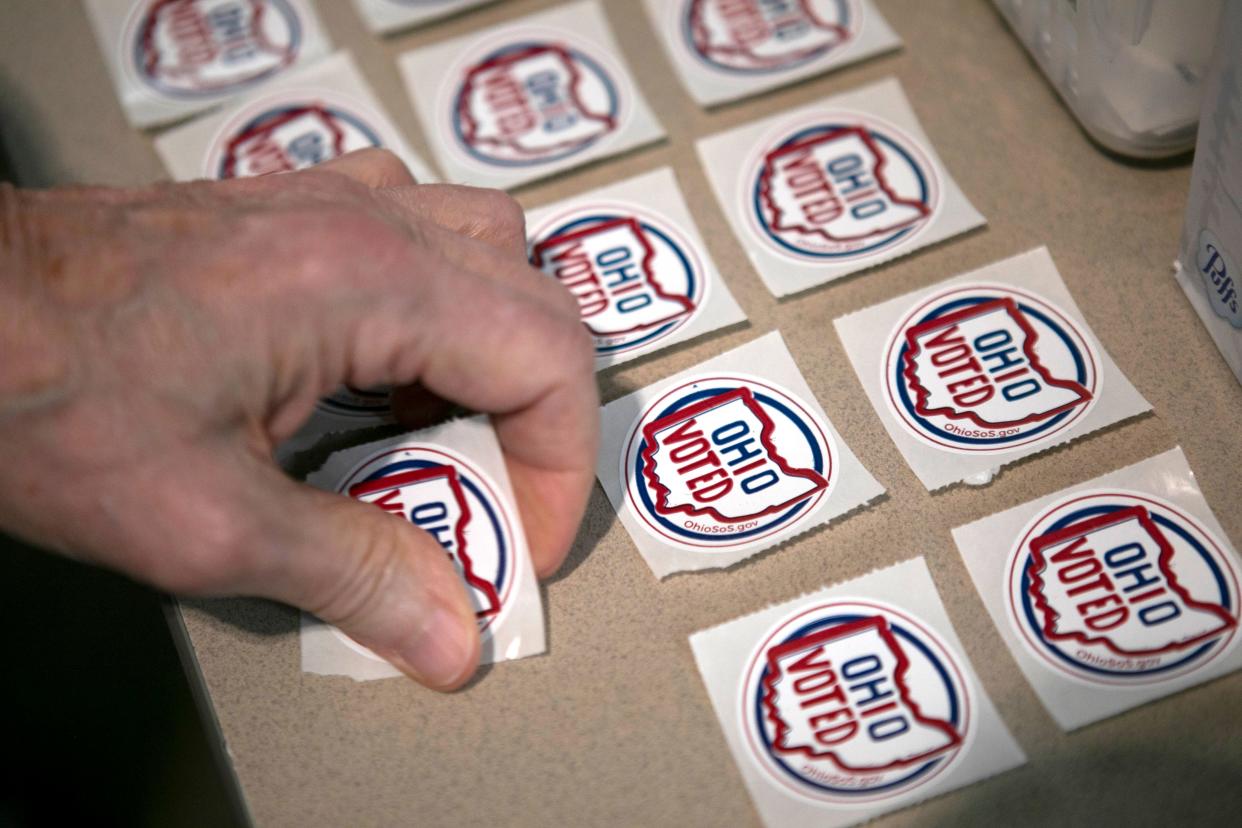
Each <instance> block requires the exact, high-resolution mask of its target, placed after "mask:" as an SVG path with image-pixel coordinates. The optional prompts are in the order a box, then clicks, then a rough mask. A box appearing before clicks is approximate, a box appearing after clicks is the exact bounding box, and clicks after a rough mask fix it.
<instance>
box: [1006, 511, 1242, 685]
mask: <svg viewBox="0 0 1242 828" xmlns="http://www.w3.org/2000/svg"><path fill="white" fill-rule="evenodd" d="M1006 577H1007V584H1006V595H1007V597H1008V602H1009V610H1010V621H1011V622H1012V623H1013V625H1014V628H1015V630H1016V631H1017V632H1018V635H1019V638H1021V639H1022V640H1023V642H1025V644H1026V646H1027V648H1028V649H1029V650H1030V651H1031V652H1032V653H1034V654H1035V655H1036V656H1037V657H1038V658H1039V659H1040V660H1041V661H1043V662H1044V663H1046V664H1048V665H1049V666H1050V667H1052V668H1053V669H1054V670H1056V671H1057V672H1059V673H1061V674H1064V675H1069V676H1071V677H1073V678H1075V679H1079V680H1081V681H1084V682H1087V683H1090V684H1105V685H1141V684H1150V683H1153V682H1159V681H1165V680H1168V679H1170V678H1173V677H1176V676H1180V675H1184V674H1186V673H1188V672H1190V671H1192V670H1197V669H1200V668H1202V667H1203V666H1204V665H1206V664H1209V663H1211V662H1212V661H1213V660H1215V659H1216V658H1217V657H1218V656H1220V655H1221V654H1222V653H1223V652H1225V651H1226V650H1227V649H1229V648H1230V647H1231V646H1232V644H1233V640H1234V633H1235V632H1236V630H1237V626H1238V617H1239V610H1238V571H1237V564H1236V563H1235V561H1234V560H1233V558H1232V556H1231V555H1229V554H1228V553H1227V552H1225V551H1224V549H1223V548H1222V546H1221V544H1220V543H1219V542H1218V541H1217V540H1216V538H1214V537H1213V536H1212V534H1211V533H1210V532H1209V531H1208V530H1207V529H1205V528H1204V527H1203V526H1202V525H1201V524H1199V523H1198V522H1197V521H1196V520H1194V519H1193V518H1191V517H1190V516H1189V515H1187V514H1186V513H1185V512H1183V511H1181V510H1180V509H1178V508H1177V507H1176V506H1174V505H1173V504H1171V503H1168V502H1167V501H1164V500H1161V499H1159V498H1155V497H1152V496H1150V495H1143V494H1138V493H1133V492H1112V491H1098V492H1090V493H1087V494H1083V495H1075V496H1072V497H1069V498H1067V499H1065V500H1063V501H1061V502H1059V503H1057V504H1055V505H1053V506H1051V507H1049V508H1048V509H1045V510H1044V512H1043V513H1042V514H1040V515H1039V516H1037V517H1036V518H1035V519H1034V520H1032V521H1031V523H1030V524H1028V526H1027V527H1026V529H1025V530H1024V531H1023V533H1022V536H1021V537H1020V538H1019V539H1018V541H1017V543H1016V544H1015V546H1014V548H1013V549H1012V550H1011V552H1010V555H1009V564H1008V567H1007V576H1006Z"/></svg>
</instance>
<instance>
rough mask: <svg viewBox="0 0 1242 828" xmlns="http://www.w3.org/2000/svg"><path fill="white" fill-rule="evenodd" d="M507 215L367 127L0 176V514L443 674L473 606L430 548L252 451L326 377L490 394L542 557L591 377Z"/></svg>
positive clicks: (580, 474) (588, 470)
mask: <svg viewBox="0 0 1242 828" xmlns="http://www.w3.org/2000/svg"><path fill="white" fill-rule="evenodd" d="M523 236H524V232H523V219H522V212H521V210H520V208H519V207H518V206H517V205H516V203H515V202H513V201H512V200H511V199H510V198H508V197H507V196H505V195H503V194H501V193H498V192H496V191H490V190H478V189H473V188H467V187H452V186H441V185H421V186H417V185H415V184H414V181H413V179H412V178H411V177H410V175H409V173H408V172H407V171H406V169H405V167H404V166H403V165H402V164H401V162H400V161H398V160H397V159H396V158H395V156H392V155H391V154H389V153H386V152H384V151H381V150H367V151H363V152H361V153H354V154H352V155H349V156H345V157H344V158H342V159H338V160H337V161H334V162H331V163H329V164H326V165H323V166H321V167H318V168H315V169H312V170H307V171H304V172H299V173H293V174H288V175H277V176H268V177H264V178H257V179H246V180H239V181H231V182H221V183H205V182H200V183H192V184H171V185H168V184H166V185H159V186H155V187H150V188H146V189H139V190H111V189H66V190H53V191H47V192H24V191H16V190H13V189H12V188H7V187H6V188H5V189H0V355H2V356H0V455H2V456H3V457H4V460H5V462H4V463H3V464H2V465H0V528H2V529H3V530H4V531H7V532H10V533H12V534H15V535H18V536H21V537H24V538H26V539H28V540H30V541H33V542H35V543H38V544H41V545H43V546H45V547H48V548H50V549H54V550H57V551H59V552H62V553H64V554H66V555H70V556H73V557H75V558H78V559H81V560H83V561H88V562H91V563H94V564H99V565H102V566H106V567H110V568H113V569H116V570H120V571H121V572H124V573H127V574H128V575H130V576H132V577H134V578H136V579H138V580H142V581H146V582H148V583H151V584H153V585H155V586H157V587H159V588H161V589H165V590H169V591H171V592H176V593H181V594H187V595H238V594H240V595H257V596H265V597H269V598H273V599H276V600H279V601H284V602H287V603H289V604H292V605H294V606H297V607H301V608H303V609H306V610H308V611H310V612H313V613H315V614H316V615H318V616H320V617H322V618H323V619H325V620H327V621H329V622H331V623H333V624H336V625H338V626H340V627H341V628H342V629H343V630H345V631H346V632H347V633H349V634H350V635H351V636H353V637H354V638H355V639H356V640H358V641H359V642H360V643H362V644H364V645H366V646H367V647H370V648H371V649H373V650H375V651H376V652H378V653H379V654H381V655H383V656H385V657H386V658H388V659H390V660H391V661H393V663H394V664H396V665H397V666H398V667H400V668H401V669H402V670H403V671H405V672H406V673H408V674H409V675H410V676H411V677H413V678H415V679H416V680H418V681H421V682H422V683H424V684H426V685H428V686H430V687H434V688H437V689H452V688H455V687H458V686H460V685H461V684H463V683H464V682H465V681H466V680H468V679H469V677H470V676H471V674H472V673H473V671H474V669H475V666H476V664H477V660H478V652H479V640H478V631H477V627H476V624H475V621H474V616H473V612H472V610H471V607H470V604H469V602H468V599H467V597H466V592H465V589H464V587H463V585H462V584H461V583H460V581H459V579H458V577H457V576H456V574H455V573H454V571H453V568H452V565H451V563H450V562H449V560H448V559H447V557H446V556H445V554H444V552H443V550H442V549H441V548H440V547H439V545H438V544H437V543H436V542H435V541H434V540H433V539H432V538H431V537H430V536H428V535H427V534H426V533H424V532H422V531H421V530H419V529H417V528H415V527H414V526H412V525H411V524H410V523H408V522H407V521H404V520H400V519H395V518H393V517H392V516H390V515H388V514H386V513H384V512H383V511H382V510H380V509H377V508H375V507H374V506H371V505H367V504H363V503H359V502H355V501H352V500H349V499H347V498H344V497H340V496H336V495H332V494H327V493H323V492H319V491H315V490H312V489H310V488H309V487H307V486H305V485H303V484H300V483H297V482H295V481H292V480H290V479H289V478H288V477H286V476H285V475H284V474H283V473H281V471H280V470H279V469H278V468H277V467H276V466H275V464H274V463H273V461H272V459H271V457H272V450H273V447H274V446H275V445H276V444H278V443H279V442H280V441H282V440H284V439H285V438H287V437H289V436H290V435H291V434H292V433H293V432H294V431H295V430H296V429H297V428H298V426H299V425H300V424H301V423H302V422H304V421H305V420H306V418H307V417H308V416H309V414H310V413H311V411H312V407H313V406H314V403H315V401H316V400H317V399H318V398H319V397H321V396H323V395H324V394H326V393H328V392H329V391H331V390H332V389H334V388H335V387H336V386H338V385H339V384H340V383H342V382H347V383H349V384H351V385H354V386H360V387H367V386H372V385H377V384H381V383H388V384H393V385H395V386H398V387H399V389H400V390H399V392H398V396H404V397H406V398H407V399H406V407H408V408H415V409H418V408H421V409H423V410H424V411H426V410H428V409H429V408H430V409H434V408H435V407H436V405H437V402H438V401H451V402H453V403H457V404H460V405H463V406H466V407H468V408H470V409H473V410H477V411H482V412H487V413H489V414H491V415H492V418H493V422H494V424H495V427H496V430H497V434H498V436H499V438H500V441H501V444H502V447H503V449H504V452H505V457H506V462H507V465H508V469H509V473H510V476H511V478H512V482H513V487H514V490H515V492H516V496H517V498H518V506H519V509H520V511H521V515H522V520H523V523H524V525H525V528H526V531H527V534H528V537H529V540H530V546H531V554H532V556H533V559H534V564H535V568H536V570H537V571H538V572H539V573H540V574H541V575H547V574H549V573H551V572H552V571H553V570H554V569H555V568H556V567H557V566H558V564H559V563H560V562H561V560H562V559H563V557H564V555H565V553H566V552H567V550H568V548H569V546H570V543H571V542H572V539H573V537H574V535H575V533H576V531H577V527H578V523H579V521H580V519H581V515H582V511H583V509H584V507H585V503H586V498H587V494H588V490H589V486H590V483H591V477H592V469H593V466H594V458H595V449H596V442H597V438H598V435H597V432H598V408H597V406H598V400H597V397H596V391H595V384H594V378H593V366H592V351H591V346H590V342H589V339H588V337H587V335H586V333H585V331H584V329H583V328H582V326H581V324H580V322H579V320H578V313H577V307H576V304H575V303H574V301H573V299H572V298H571V297H570V296H569V295H568V294H567V293H566V292H565V291H564V290H563V289H562V288H561V287H560V286H559V285H558V284H556V282H555V280H552V279H548V278H546V277H544V276H542V275H541V274H539V273H537V272H536V271H534V270H533V269H531V268H530V267H529V266H528V265H527V264H526V260H525V240H524V237H523Z"/></svg>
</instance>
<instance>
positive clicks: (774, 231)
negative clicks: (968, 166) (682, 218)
mask: <svg viewBox="0 0 1242 828" xmlns="http://www.w3.org/2000/svg"><path fill="white" fill-rule="evenodd" d="M698 152H699V158H700V160H701V161H702V162H703V167H704V170H705V171H706V173H707V179H708V181H710V182H711V185H712V190H713V191H714V192H715V194H716V198H717V200H718V201H719V202H720V205H721V207H722V208H723V209H724V213H725V215H726V216H727V217H728V219H729V223H730V224H731V225H732V227H733V232H734V233H735V234H736V235H737V236H738V238H739V239H740V240H741V241H742V246H743V247H744V248H745V249H746V252H747V254H748V255H749V256H750V260H751V263H752V264H753V265H754V266H755V270H756V271H758V273H759V277H760V278H761V279H763V283H764V284H765V285H767V287H768V290H770V291H771V292H772V293H773V294H775V295H776V296H787V295H789V294H791V293H797V292H799V291H802V290H806V289H807V288H811V287H815V286H816V285H822V284H824V283H825V282H831V281H833V280H834V279H839V278H841V277H842V276H847V275H849V274H851V273H856V272H858V271H860V270H866V269H867V268H870V267H874V266H875V265H878V264H881V263H883V262H886V261H889V260H890V259H895V258H897V257H899V256H904V255H907V254H909V253H912V252H914V251H915V250H917V249H919V248H922V247H926V246H928V245H931V244H936V243H937V242H941V241H944V240H945V239H948V238H951V237H953V236H956V235H959V234H961V233H965V232H966V231H967V230H971V229H974V228H976V227H980V226H982V225H983V223H984V219H983V216H981V215H980V214H979V212H978V211H977V210H975V208H974V207H973V206H972V205H971V203H970V202H969V201H968V200H967V199H966V196H965V195H963V194H962V191H961V190H959V189H958V186H957V184H956V182H954V181H953V179H952V178H951V177H950V176H949V173H948V171H947V170H946V169H945V167H944V164H943V163H941V161H940V159H939V158H938V157H937V156H936V153H935V150H934V149H933V148H932V144H931V141H930V140H929V139H928V137H927V136H926V135H925V134H924V133H923V129H922V127H920V126H919V122H918V119H917V118H915V116H914V110H913V109H911V108H910V103H909V101H908V100H906V96H905V94H904V93H903V92H902V90H901V85H900V84H898V83H897V81H896V80H893V79H891V78H890V79H888V80H883V81H880V82H879V83H874V84H871V85H870V86H866V87H863V88H861V89H856V90H854V91H852V92H846V93H843V94H840V95H834V96H833V97H830V98H825V99H824V100H823V101H820V102H817V103H814V104H811V105H809V106H804V107H802V108H800V109H795V110H791V111H788V112H783V113H781V114H779V115H775V116H773V117H771V118H765V119H764V120H762V121H756V122H754V123H750V124H746V125H743V126H740V127H737V128H735V129H731V130H729V131H727V132H722V133H719V134H717V135H712V136H709V137H707V138H703V139H701V140H700V141H699V142H698Z"/></svg>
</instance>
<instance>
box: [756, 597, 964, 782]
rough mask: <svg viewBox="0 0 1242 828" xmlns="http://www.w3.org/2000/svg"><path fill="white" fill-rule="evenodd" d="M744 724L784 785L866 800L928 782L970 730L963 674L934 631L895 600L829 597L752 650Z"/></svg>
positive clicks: (953, 757) (759, 753) (761, 759)
mask: <svg viewBox="0 0 1242 828" xmlns="http://www.w3.org/2000/svg"><path fill="white" fill-rule="evenodd" d="M744 681H745V683H744V684H743V686H742V693H741V698H740V701H741V718H742V729H743V731H744V732H745V734H746V739H747V742H748V744H749V746H750V749H751V751H752V753H753V755H754V757H755V759H756V760H757V761H758V763H759V764H760V765H761V766H762V767H763V768H764V769H765V770H766V771H767V772H768V773H770V774H771V775H772V777H773V778H774V779H775V780H776V781H777V782H778V783H779V784H781V785H782V786H784V787H786V788H789V789H792V790H793V791H795V792H797V793H799V794H802V795H804V796H808V797H811V798H814V799H819V800H824V801H828V802H833V803H865V802H872V801H875V800H877V799H882V798H887V797H892V796H895V795H897V794H900V793H905V792H906V791H909V790H911V789H913V788H916V787H919V786H921V785H924V784H926V783H927V782H928V781H930V780H931V779H933V778H935V777H936V776H938V775H939V774H941V773H942V772H943V771H944V770H945V769H946V768H948V767H949V766H951V765H952V764H953V762H954V761H955V760H956V759H957V757H958V756H959V755H961V753H962V752H963V750H962V748H963V746H964V745H965V744H966V743H967V742H968V739H969V728H970V697H969V692H968V690H967V685H966V682H965V680H964V679H963V678H962V671H961V669H960V668H959V667H958V664H957V660H956V659H955V658H954V657H953V656H951V655H950V653H949V650H948V648H947V647H946V646H945V645H944V643H943V642H942V641H941V640H940V639H939V638H938V637H937V636H936V635H935V634H934V633H932V632H931V630H929V629H927V627H925V626H924V625H923V624H921V623H920V622H918V621H916V620H915V619H913V618H911V617H909V616H907V615H905V614H903V613H902V612H900V611H898V610H897V609H895V608H893V607H890V606H887V605H880V604H876V603H872V602H868V601H861V600H849V599H847V600H842V601H831V602H828V603H825V604H821V605H819V606H816V607H812V608H810V609H806V610H803V611H801V612H799V613H798V614H796V615H794V616H793V617H792V618H789V619H787V620H785V621H784V622H782V623H781V624H779V625H778V626H777V627H776V628H775V629H774V630H773V631H772V632H771V633H770V634H769V635H768V636H767V637H766V638H765V639H764V641H763V642H762V643H761V644H760V645H759V647H758V648H757V649H756V651H755V653H754V655H753V656H752V658H751V662H750V666H749V668H748V671H747V674H746V677H745V680H744Z"/></svg>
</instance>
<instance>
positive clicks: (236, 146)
mask: <svg viewBox="0 0 1242 828" xmlns="http://www.w3.org/2000/svg"><path fill="white" fill-rule="evenodd" d="M367 147H385V148H387V149H390V150H392V151H393V152H395V153H396V154H397V155H398V156H399V157H400V158H401V160H402V161H404V162H405V163H406V166H408V167H409V168H410V171H411V172H412V173H413V174H414V177H415V178H416V179H418V180H419V181H434V180H435V175H434V174H433V173H432V172H431V170H430V169H429V168H428V167H427V164H426V163H425V162H424V161H423V159H421V158H419V157H418V155H417V154H416V153H415V152H414V151H413V150H411V149H410V147H409V145H408V144H406V142H405V139H404V138H403V137H402V136H401V133H400V131H398V130H397V127H396V126H395V125H394V124H393V122H392V119H391V118H390V117H389V116H388V114H387V113H386V112H385V111H384V107H383V105H382V104H380V101H379V99H378V98H377V97H376V96H375V93H374V92H372V91H371V87H370V86H369V85H368V84H367V82H366V79H365V78H364V77H363V76H362V73H361V72H359V71H358V66H357V64H355V63H354V59H353V56H352V55H351V54H350V53H349V52H337V53H336V54H334V55H332V56H331V57H327V58H324V59H323V60H321V61H319V62H318V63H316V64H314V65H313V66H307V67H306V68H304V69H299V70H297V71H294V72H290V73H288V74H286V75H282V76H280V77H279V78H277V79H276V80H273V81H271V82H270V83H268V84H266V85H264V87H263V88H262V89H261V90H259V91H258V92H256V93H254V94H251V95H247V96H245V97H244V98H243V99H241V100H239V101H234V102H230V103H229V105H228V106H227V107H225V108H224V109H223V110H222V111H220V112H217V113H213V114H211V115H205V116H203V117H202V118H199V119H197V120H194V121H192V122H190V123H188V124H185V125H184V126H180V127H176V128H174V129H171V130H169V131H168V132H165V133H164V134H163V135H161V136H159V137H158V138H156V139H155V150H156V152H157V153H159V156H160V158H161V159H162V160H163V161H164V166H165V167H166V168H167V169H168V172H169V174H170V175H171V176H172V177H173V178H175V179H177V180H178V181H190V180H193V179H198V178H209V179H220V178H244V177H246V176H251V175H264V174H267V173H273V172H287V171H289V170H294V169H303V168H305V167H312V166H314V165H315V164H318V163H322V162H324V161H329V160H331V159H333V158H336V157H338V156H340V155H344V154H345V153H347V152H352V151H354V150H359V149H365V148H367Z"/></svg>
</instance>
